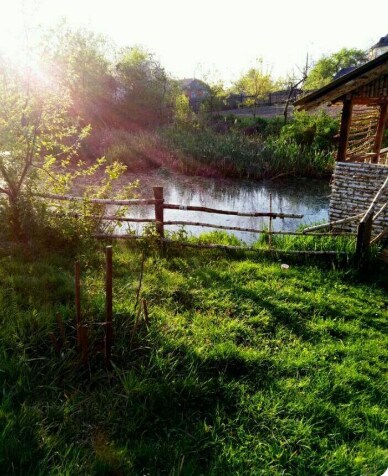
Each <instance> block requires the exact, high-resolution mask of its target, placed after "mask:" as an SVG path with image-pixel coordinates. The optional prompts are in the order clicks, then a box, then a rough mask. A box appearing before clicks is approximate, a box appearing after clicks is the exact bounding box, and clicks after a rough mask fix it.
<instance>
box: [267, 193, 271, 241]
mask: <svg viewBox="0 0 388 476" xmlns="http://www.w3.org/2000/svg"><path fill="white" fill-rule="evenodd" d="M269 213H270V215H269V230H268V232H269V233H268V244H269V247H270V248H272V193H270V194H269Z"/></svg>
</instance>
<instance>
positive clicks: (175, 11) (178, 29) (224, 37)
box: [0, 0, 388, 83]
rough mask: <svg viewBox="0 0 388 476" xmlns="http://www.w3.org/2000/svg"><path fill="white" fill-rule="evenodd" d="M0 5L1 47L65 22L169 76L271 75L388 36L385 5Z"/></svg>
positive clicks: (349, 1) (138, 1)
mask: <svg viewBox="0 0 388 476" xmlns="http://www.w3.org/2000/svg"><path fill="white" fill-rule="evenodd" d="M367 4H368V5H367V6H368V8H367V9H366V10H365V9H364V8H360V4H359V5H357V2H356V1H355V0H324V1H320V2H317V1H315V0H309V1H307V0H293V1H290V0H282V1H281V0H266V1H262V0H238V1H237V0H222V1H221V0H190V1H188V0H109V1H108V0H0V50H5V51H8V52H10V53H11V54H15V52H16V50H17V45H18V43H20V41H21V39H23V38H25V32H26V31H27V32H28V34H29V35H30V36H31V35H33V34H34V32H36V31H38V30H39V28H48V27H53V26H55V25H57V24H58V23H59V22H60V21H61V19H66V21H67V23H68V24H69V25H70V26H74V27H86V28H88V29H91V30H93V31H95V32H97V33H101V34H104V35H106V36H108V37H110V38H111V39H112V40H113V41H114V42H115V43H116V44H117V45H118V46H134V45H142V46H144V47H146V48H147V49H148V50H150V51H152V52H153V53H154V54H155V55H156V57H157V58H158V59H159V60H160V61H161V64H162V65H163V66H164V67H165V69H166V70H167V71H168V72H169V73H170V74H172V75H173V76H174V77H176V78H183V77H186V78H192V77H197V78H208V79H209V80H212V81H214V80H218V79H222V80H224V81H225V82H226V83H228V82H232V81H235V80H237V78H238V77H239V76H240V75H241V74H242V73H243V72H244V71H246V70H247V69H248V68H249V67H252V66H254V64H255V62H256V61H257V59H258V58H262V59H263V62H264V65H265V68H266V70H269V71H270V72H271V73H272V74H273V75H274V76H275V77H280V76H284V75H286V74H287V73H290V72H291V71H292V70H294V71H295V72H297V71H298V67H299V68H301V67H302V66H303V65H304V63H305V61H306V55H307V53H308V55H309V58H310V61H314V60H315V61H316V60H317V59H319V57H320V56H321V55H323V54H330V53H333V52H335V51H337V50H339V49H340V48H342V47H347V48H353V47H354V48H360V49H367V48H369V47H370V46H372V44H374V43H376V42H377V41H378V40H379V38H380V37H381V36H384V35H386V34H388V0H369V1H368V2H367Z"/></svg>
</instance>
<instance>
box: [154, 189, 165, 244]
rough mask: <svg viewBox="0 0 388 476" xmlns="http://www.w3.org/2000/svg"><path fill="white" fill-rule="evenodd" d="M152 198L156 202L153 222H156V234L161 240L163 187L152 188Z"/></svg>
mask: <svg viewBox="0 0 388 476" xmlns="http://www.w3.org/2000/svg"><path fill="white" fill-rule="evenodd" d="M153 190H154V198H155V200H158V201H157V202H156V203H155V220H156V232H157V233H158V235H159V237H160V238H161V239H163V238H164V206H163V203H164V198H163V187H153Z"/></svg>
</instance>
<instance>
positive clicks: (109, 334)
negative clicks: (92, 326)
mask: <svg viewBox="0 0 388 476" xmlns="http://www.w3.org/2000/svg"><path fill="white" fill-rule="evenodd" d="M105 257H106V274H105V311H106V326H105V358H106V361H107V362H110V360H111V353H112V338H113V329H112V315H113V312H112V308H113V300H112V247H111V246H107V247H106V249H105Z"/></svg>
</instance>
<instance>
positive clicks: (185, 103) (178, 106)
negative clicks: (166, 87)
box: [174, 94, 194, 127]
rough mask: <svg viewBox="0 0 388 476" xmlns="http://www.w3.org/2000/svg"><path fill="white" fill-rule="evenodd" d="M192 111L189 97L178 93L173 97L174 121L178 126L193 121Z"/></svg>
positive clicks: (184, 125)
mask: <svg viewBox="0 0 388 476" xmlns="http://www.w3.org/2000/svg"><path fill="white" fill-rule="evenodd" d="M193 119H194V113H193V111H192V110H191V107H190V102H189V98H188V97H187V96H186V95H185V94H179V95H178V96H177V97H176V99H175V107H174V122H175V124H176V125H177V126H178V127H187V126H190V125H191V124H192V123H193Z"/></svg>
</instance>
